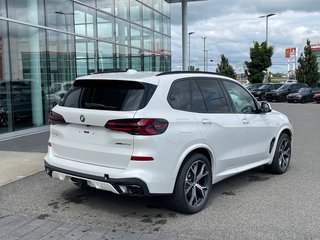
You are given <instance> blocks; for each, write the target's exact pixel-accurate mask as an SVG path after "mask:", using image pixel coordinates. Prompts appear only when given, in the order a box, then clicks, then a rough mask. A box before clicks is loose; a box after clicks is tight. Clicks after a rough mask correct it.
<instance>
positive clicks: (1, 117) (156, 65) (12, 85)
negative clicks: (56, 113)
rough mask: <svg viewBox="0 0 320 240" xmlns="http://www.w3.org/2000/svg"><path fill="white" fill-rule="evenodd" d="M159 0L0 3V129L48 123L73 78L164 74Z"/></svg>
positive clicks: (164, 17)
mask: <svg viewBox="0 0 320 240" xmlns="http://www.w3.org/2000/svg"><path fill="white" fill-rule="evenodd" d="M170 39H171V36H170V8H169V4H168V3H167V2H166V1H164V0H140V1H138V0H78V1H73V0H24V1H21V0H0V134H1V133H6V132H12V131H17V130H21V129H26V128H33V127H38V126H43V125H46V124H47V115H48V112H49V110H50V109H51V108H52V106H53V105H54V104H56V103H57V102H58V101H59V100H60V98H61V97H62V96H63V95H64V94H65V92H66V91H67V90H68V89H69V88H70V87H71V84H72V82H73V80H74V79H75V78H76V77H79V76H83V75H88V74H92V73H98V72H109V71H123V70H126V69H128V68H132V69H136V70H138V71H170V70H171V45H170Z"/></svg>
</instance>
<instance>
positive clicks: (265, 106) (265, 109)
mask: <svg viewBox="0 0 320 240" xmlns="http://www.w3.org/2000/svg"><path fill="white" fill-rule="evenodd" d="M260 110H261V112H262V113H268V112H271V111H272V108H271V105H270V104H269V103H267V102H261V107H260Z"/></svg>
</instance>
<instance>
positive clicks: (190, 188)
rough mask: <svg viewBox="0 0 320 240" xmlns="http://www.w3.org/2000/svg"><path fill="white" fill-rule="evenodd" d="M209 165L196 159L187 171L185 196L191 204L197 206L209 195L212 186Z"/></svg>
mask: <svg viewBox="0 0 320 240" xmlns="http://www.w3.org/2000/svg"><path fill="white" fill-rule="evenodd" d="M209 178H210V174H209V169H208V166H207V165H206V164H205V163H204V162H203V161H201V160H197V161H195V162H194V163H193V164H192V165H191V166H190V168H189V169H188V171H187V174H186V179H185V187H184V191H185V198H186V200H187V202H188V203H189V205H190V206H192V207H197V206H198V205H200V204H201V203H202V202H203V201H204V200H205V199H206V197H207V194H208V192H209V187H210V179H209Z"/></svg>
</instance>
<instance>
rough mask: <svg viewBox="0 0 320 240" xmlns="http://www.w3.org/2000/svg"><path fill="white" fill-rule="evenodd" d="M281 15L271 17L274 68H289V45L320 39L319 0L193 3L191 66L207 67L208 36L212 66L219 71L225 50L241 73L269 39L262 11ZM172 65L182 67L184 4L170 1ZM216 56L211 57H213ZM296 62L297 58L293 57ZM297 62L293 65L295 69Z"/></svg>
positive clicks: (190, 10)
mask: <svg viewBox="0 0 320 240" xmlns="http://www.w3.org/2000/svg"><path fill="white" fill-rule="evenodd" d="M270 13H274V14H276V15H275V16H272V17H269V20H268V26H269V27H268V44H270V45H273V47H274V55H273V57H272V66H271V68H270V69H269V70H270V71H271V72H273V73H285V74H286V73H287V71H288V59H287V58H285V49H286V48H294V47H296V48H297V49H298V54H299V55H300V54H301V52H303V47H304V44H305V41H306V39H307V38H311V39H312V38H320V2H319V0H290V1H289V0H256V1H254V0H224V1H218V0H207V1H198V2H189V3H188V32H194V34H192V35H190V37H191V40H190V49H191V51H190V65H194V66H196V67H199V68H200V70H203V68H204V66H203V65H204V63H203V59H204V54H203V49H204V41H203V39H202V37H207V39H206V49H207V50H208V60H209V63H208V65H209V66H208V69H209V71H214V72H215V70H216V67H217V63H218V62H220V55H221V54H224V55H225V56H226V57H227V58H228V59H229V63H230V64H231V65H232V66H233V67H234V69H235V70H236V72H237V73H240V72H242V73H243V72H244V68H243V63H244V62H245V61H249V60H250V56H249V52H250V47H252V46H253V42H254V41H258V42H259V43H261V42H263V41H265V39H266V19H265V18H259V16H263V15H267V14H270ZM171 51H172V70H182V53H181V51H182V37H181V4H179V3H174V4H171ZM210 60H211V61H210ZM291 62H293V58H292V59H291ZM292 67H293V66H292V63H291V64H290V68H291V69H292Z"/></svg>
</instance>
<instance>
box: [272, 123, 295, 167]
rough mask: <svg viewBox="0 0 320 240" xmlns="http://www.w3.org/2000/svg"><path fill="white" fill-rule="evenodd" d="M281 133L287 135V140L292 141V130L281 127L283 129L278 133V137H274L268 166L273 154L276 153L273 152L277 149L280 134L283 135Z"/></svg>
mask: <svg viewBox="0 0 320 240" xmlns="http://www.w3.org/2000/svg"><path fill="white" fill-rule="evenodd" d="M283 133H285V134H287V135H288V136H289V138H290V140H291V141H292V139H293V130H292V129H290V128H289V127H283V128H282V129H281V130H280V131H279V133H278V135H277V137H276V141H275V143H274V144H273V148H272V151H271V156H272V158H271V159H270V162H269V164H270V163H271V162H272V160H273V156H274V155H275V153H276V152H275V151H276V148H277V144H278V141H279V138H280V136H281V134H283Z"/></svg>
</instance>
